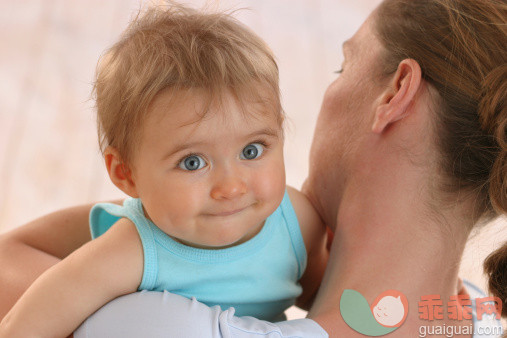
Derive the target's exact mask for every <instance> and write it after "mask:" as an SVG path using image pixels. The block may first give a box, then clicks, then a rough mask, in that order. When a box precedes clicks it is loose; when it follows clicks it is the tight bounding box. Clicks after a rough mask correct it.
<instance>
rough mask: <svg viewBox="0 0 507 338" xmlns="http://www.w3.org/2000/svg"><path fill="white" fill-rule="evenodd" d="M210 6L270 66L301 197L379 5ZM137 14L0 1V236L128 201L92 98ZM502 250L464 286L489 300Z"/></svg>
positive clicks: (502, 231) (100, 6) (471, 250)
mask: <svg viewBox="0 0 507 338" xmlns="http://www.w3.org/2000/svg"><path fill="white" fill-rule="evenodd" d="M181 2H184V3H187V4H192V5H194V6H196V7H201V6H202V5H203V4H204V0H193V1H188V0H187V1H181ZM208 3H210V2H209V1H208ZM211 3H212V4H213V5H214V6H218V7H219V8H221V9H240V8H245V9H243V10H240V11H238V12H237V13H236V17H237V18H238V19H240V20H241V21H242V22H244V23H245V24H247V25H248V26H250V27H251V28H252V29H253V30H254V31H255V32H256V33H257V34H259V35H260V36H261V37H262V38H264V39H265V40H266V41H267V43H268V44H269V45H270V46H271V48H272V49H273V51H274V53H275V55H276V57H277V60H278V63H279V67H280V80H281V92H282V99H283V105H284V108H285V111H286V113H287V116H288V123H287V125H286V135H287V139H286V145H285V155H286V168H287V183H288V184H290V185H292V186H295V187H297V188H299V187H300V186H301V184H302V182H303V181H304V178H305V177H306V174H307V170H308V165H307V162H308V153H309V148H310V144H311V139H312V134H313V128H314V125H315V121H316V117H317V113H318V112H319V108H320V103H321V99H322V96H323V94H324V91H325V89H326V87H327V85H328V84H329V83H330V82H331V81H332V80H333V79H334V78H335V76H336V74H334V73H333V72H334V71H336V70H338V69H339V68H340V64H341V61H342V54H341V44H342V43H343V41H345V40H346V39H348V38H349V37H350V36H352V35H353V34H354V32H355V31H356V30H357V28H358V27H359V26H360V25H361V23H362V22H363V21H364V20H365V19H366V17H367V16H368V14H369V13H370V12H371V11H372V10H373V9H374V8H375V7H376V6H377V5H378V4H379V3H380V1H379V0H355V1H345V0H221V1H218V0H217V1H212V2H211ZM141 6H142V2H140V0H108V1H103V0H16V1H14V0H4V1H0V79H1V81H0V233H1V232H5V231H8V230H9V229H13V228H14V227H16V226H19V225H22V224H24V223H26V222H28V221H30V220H32V219H34V218H36V217H38V216H41V215H43V214H46V213H49V212H52V211H54V210H57V209H61V208H64V207H68V206H73V205H76V204H82V203H89V202H92V201H101V200H110V199H118V198H122V197H124V196H123V195H122V193H121V192H120V191H119V190H118V189H117V188H116V187H114V186H113V185H112V183H110V181H109V178H108V177H107V173H106V170H105V167H104V165H103V161H102V157H101V154H100V152H99V149H98V145H97V137H96V129H95V113H94V109H93V106H94V103H93V101H92V100H91V97H90V91H91V88H92V81H93V76H94V71H95V66H96V62H97V60H98V58H99V56H100V55H101V53H102V52H103V51H104V50H105V49H106V48H107V47H109V46H110V45H112V44H113V43H114V42H115V41H116V40H117V38H118V37H119V35H120V33H121V31H122V30H123V29H124V28H125V27H126V25H127V23H128V22H129V20H130V18H131V17H132V16H133V15H134V14H135V13H136V12H137V10H138V9H139V8H140V7H141ZM505 240H507V222H506V221H505V219H503V220H498V221H496V222H494V223H492V224H489V225H487V226H485V227H483V228H482V229H479V230H477V231H476V232H475V233H474V234H473V236H472V238H471V240H470V241H469V244H468V246H467V249H466V252H465V256H464V260H463V262H462V266H461V275H462V277H464V278H466V279H469V280H471V281H472V282H475V283H477V284H478V285H480V286H481V287H483V288H485V281H484V277H483V275H482V262H483V260H484V258H485V257H486V256H487V255H488V254H489V253H490V252H491V251H493V249H494V248H496V247H498V246H500V244H501V243H502V242H503V241H505ZM13 259H15V258H13ZM293 316H297V314H296V315H293Z"/></svg>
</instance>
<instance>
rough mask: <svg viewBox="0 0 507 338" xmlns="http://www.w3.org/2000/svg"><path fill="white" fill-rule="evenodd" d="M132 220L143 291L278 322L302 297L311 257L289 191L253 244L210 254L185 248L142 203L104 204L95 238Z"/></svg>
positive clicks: (96, 215) (96, 211) (93, 218)
mask: <svg viewBox="0 0 507 338" xmlns="http://www.w3.org/2000/svg"><path fill="white" fill-rule="evenodd" d="M122 217H125V218H128V219H130V220H131V221H132V222H133V223H134V224H135V225H136V228H137V231H138V233H139V237H140V238H141V242H142V245H143V253H144V272H143V278H142V281H141V285H140V286H139V290H152V291H163V290H167V291H170V292H173V293H177V294H179V295H182V296H185V297H188V298H191V297H195V298H196V299H197V300H199V301H201V302H203V303H205V304H207V305H209V306H213V305H220V307H221V308H222V310H226V309H227V308H229V307H234V308H235V309H236V315H237V316H246V315H247V316H254V317H256V318H259V319H265V320H270V321H278V320H282V319H284V315H283V312H284V311H285V310H286V309H287V308H289V307H290V306H292V305H293V304H294V302H295V299H296V298H297V297H298V296H299V295H300V294H301V291H302V289H301V286H300V285H299V283H298V280H299V279H300V278H301V276H302V274H303V272H304V270H305V268H306V260H307V254H306V249H305V245H304V242H303V238H302V235H301V231H300V229H299V223H298V220H297V217H296V214H295V212H294V208H293V207H292V204H291V202H290V200H289V196H288V194H287V192H285V196H284V198H283V200H282V203H281V204H280V206H279V207H278V208H277V209H276V210H275V212H274V213H273V214H272V215H271V216H269V217H268V218H267V219H266V222H265V224H264V226H263V228H262V230H261V231H260V232H259V233H258V234H257V235H256V236H254V237H253V238H252V239H250V240H248V241H247V242H245V243H242V244H239V245H237V246H234V247H230V248H226V249H219V250H206V249H199V248H193V247H190V246H186V245H184V244H181V243H179V242H177V241H175V240H173V239H172V238H171V237H169V236H168V235H167V234H165V233H164V232H163V231H162V230H160V229H159V228H158V227H157V226H156V225H155V224H153V223H152V222H151V221H150V220H148V219H147V218H146V217H145V216H144V212H143V208H142V204H141V200H139V199H132V198H130V199H127V200H125V202H124V204H123V206H119V205H115V204H108V203H101V204H97V205H95V206H94V207H93V208H92V210H91V213H90V227H91V233H92V237H93V238H96V237H98V236H100V235H102V234H103V233H105V232H106V231H107V230H108V229H109V228H110V227H111V226H112V225H113V224H114V223H115V222H116V221H117V220H118V219H120V218H122Z"/></svg>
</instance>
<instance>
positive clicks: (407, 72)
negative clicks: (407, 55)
mask: <svg viewBox="0 0 507 338" xmlns="http://www.w3.org/2000/svg"><path fill="white" fill-rule="evenodd" d="M420 87H421V67H420V66H419V64H418V63H417V61H415V60H412V59H405V60H403V61H401V62H400V64H399V65H398V69H397V70H396V73H395V74H394V75H393V79H392V81H391V83H390V84H389V86H388V88H387V89H386V91H385V92H384V93H383V95H382V97H381V100H380V103H379V105H378V106H377V109H376V111H375V118H374V121H373V125H372V131H373V132H374V133H381V132H382V131H384V130H385V128H386V127H387V126H388V125H389V124H391V123H394V122H396V121H399V120H401V119H403V118H404V117H405V116H407V115H408V114H409V113H410V111H411V110H410V108H411V105H412V104H413V102H414V100H415V98H416V96H417V92H418V91H419V89H420Z"/></svg>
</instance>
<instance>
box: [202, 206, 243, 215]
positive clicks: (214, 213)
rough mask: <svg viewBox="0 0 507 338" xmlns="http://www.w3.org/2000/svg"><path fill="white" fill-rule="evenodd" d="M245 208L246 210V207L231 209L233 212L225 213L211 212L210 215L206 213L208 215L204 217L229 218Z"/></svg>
mask: <svg viewBox="0 0 507 338" xmlns="http://www.w3.org/2000/svg"><path fill="white" fill-rule="evenodd" d="M246 208H248V207H243V208H239V209H233V210H227V211H219V212H212V213H208V214H205V215H206V216H215V217H226V216H231V215H234V214H237V213H239V212H241V211H243V210H245V209H246Z"/></svg>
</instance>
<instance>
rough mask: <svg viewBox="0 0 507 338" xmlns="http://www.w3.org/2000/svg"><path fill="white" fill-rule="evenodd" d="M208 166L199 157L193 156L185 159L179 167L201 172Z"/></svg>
mask: <svg viewBox="0 0 507 338" xmlns="http://www.w3.org/2000/svg"><path fill="white" fill-rule="evenodd" d="M205 165H206V161H204V160H203V158H202V157H201V156H199V155H191V156H189V157H186V158H184V159H183V160H182V161H181V162H180V164H179V167H180V168H181V169H183V170H192V171H193V170H199V169H202V168H204V166H205Z"/></svg>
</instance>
